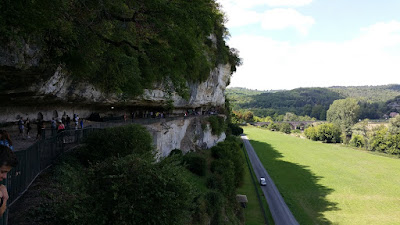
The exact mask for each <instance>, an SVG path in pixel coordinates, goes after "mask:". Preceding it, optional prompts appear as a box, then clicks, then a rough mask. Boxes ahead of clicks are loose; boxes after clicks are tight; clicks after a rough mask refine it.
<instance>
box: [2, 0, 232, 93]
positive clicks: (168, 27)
mask: <svg viewBox="0 0 400 225" xmlns="http://www.w3.org/2000/svg"><path fill="white" fill-rule="evenodd" d="M0 11H1V12H2V13H1V14H0V33H1V34H2V35H1V37H0V41H1V43H3V45H4V44H6V43H10V42H14V44H16V45H19V44H20V45H21V47H22V43H23V42H24V41H26V42H28V43H31V44H37V45H38V46H40V48H41V51H42V53H43V58H42V59H41V63H40V64H41V65H42V66H43V67H45V68H49V67H53V68H55V67H57V66H58V65H60V64H62V65H65V68H66V69H67V70H68V72H70V73H71V74H72V75H73V76H74V78H75V79H76V80H77V81H81V80H84V81H88V82H90V83H93V84H95V85H96V86H98V87H99V88H101V89H102V90H104V91H107V92H116V93H121V94H125V95H127V96H135V95H139V94H141V93H142V92H143V89H144V88H148V87H151V85H152V84H153V83H154V82H161V81H166V83H171V82H172V85H170V86H171V87H169V88H170V89H171V91H174V90H175V91H177V92H178V93H179V94H181V95H182V96H185V94H187V90H186V89H187V86H186V83H187V81H189V82H190V81H204V80H205V79H207V77H208V76H209V74H210V70H211V69H212V68H214V67H215V66H216V65H217V64H220V63H230V65H231V66H232V68H231V70H232V71H235V70H236V66H237V65H239V64H240V59H239V58H238V54H237V52H236V50H234V49H230V48H229V47H228V46H227V45H226V43H225V39H226V38H227V36H228V35H229V34H228V32H227V29H226V28H225V26H224V16H223V14H222V13H221V11H220V10H219V5H218V4H217V3H216V2H215V1H214V0H201V1H190V2H188V1H185V0H174V1H168V0H138V1H133V0H104V1H92V0H54V1H45V0H37V1H9V0H7V1H2V2H0ZM210 35H214V36H215V39H214V40H212V39H213V37H212V36H210ZM23 40H24V41H23ZM43 69H44V68H43ZM0 77H3V76H0ZM169 81H171V82H169Z"/></svg>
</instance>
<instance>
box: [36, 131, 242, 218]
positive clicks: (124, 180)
mask: <svg viewBox="0 0 400 225" xmlns="http://www.w3.org/2000/svg"><path fill="white" fill-rule="evenodd" d="M128 130H131V131H132V130H137V131H139V135H143V133H141V132H143V129H142V127H140V126H128V127H125V128H113V129H106V130H105V131H104V133H102V132H100V133H98V134H97V137H91V139H88V140H91V141H94V140H98V139H96V138H99V137H105V136H107V135H106V134H110V132H111V131H112V132H111V133H112V134H120V135H127V136H125V137H127V138H129V137H131V138H134V140H133V141H132V140H130V139H127V140H126V142H127V143H126V144H125V145H122V144H117V143H115V141H114V140H115V139H117V140H121V139H119V138H120V137H118V138H116V136H114V135H111V136H109V135H108V136H107V137H109V141H110V142H111V143H115V145H113V146H98V147H99V149H100V150H99V153H96V154H95V153H92V154H88V153H87V152H85V151H88V148H87V147H86V148H85V149H83V150H80V151H75V152H71V153H69V154H68V155H67V156H64V159H63V160H61V162H60V163H59V164H58V165H57V166H56V168H55V169H54V172H53V175H54V178H53V180H54V181H55V182H54V183H51V184H49V186H51V187H50V188H51V189H52V190H55V192H56V194H52V195H51V201H52V203H49V205H46V206H44V207H45V208H46V210H40V211H39V212H41V213H42V214H41V215H36V216H35V219H37V220H39V222H38V224H49V223H50V224H89V225H91V224H93V225H94V224H96V225H97V224H161V225H162V224H192V225H196V224H226V223H229V224H240V220H242V221H243V218H242V217H240V215H241V214H240V213H241V210H242V209H241V208H240V206H239V205H238V204H237V202H236V200H235V198H234V193H235V186H236V185H235V182H237V181H236V176H237V175H235V174H236V173H237V171H236V170H237V168H235V167H234V165H236V164H237V162H235V160H234V159H235V158H236V157H235V156H234V155H235V154H237V153H238V152H237V151H233V152H230V151H232V150H234V149H233V148H234V147H235V146H236V147H237V148H239V150H240V147H239V145H238V142H237V140H236V139H235V138H230V137H228V138H227V141H225V142H223V143H221V144H219V147H221V148H222V149H224V151H226V152H227V153H228V152H230V153H229V154H228V156H226V157H225V156H223V158H221V159H216V160H215V162H214V163H212V164H213V166H212V168H213V172H212V173H211V172H209V173H210V177H211V178H208V179H201V178H199V177H198V176H196V175H194V176H193V175H191V173H190V172H188V170H186V169H185V168H184V166H183V165H184V164H182V160H183V157H182V156H181V155H179V154H172V155H171V156H170V157H167V158H165V159H163V160H162V161H160V162H156V161H155V160H154V156H153V157H152V158H148V157H147V155H151V151H152V143H151V139H146V138H144V139H138V140H137V139H136V136H135V135H130V134H126V133H127V131H128ZM144 136H145V137H146V136H147V135H144ZM131 142H133V143H136V144H137V145H138V146H142V147H143V148H144V149H147V150H148V151H150V153H146V152H143V151H140V152H139V153H140V154H138V152H137V151H128V150H129V148H128V147H127V146H130V147H132V145H131V144H132V143H131ZM87 143H89V142H87ZM93 143H94V142H93ZM100 143H101V144H103V142H100ZM224 143H225V144H224ZM116 146H117V147H118V149H120V150H121V152H119V151H118V149H115V148H116ZM93 149H94V148H93ZM106 149H108V150H110V152H111V153H107V152H104V151H105V150H106ZM178 151H179V150H178ZM129 152H131V153H130V154H129ZM83 153H85V154H83ZM193 154H194V155H195V156H201V154H199V153H193ZM82 155H85V156H86V160H88V161H84V160H81V158H80V157H81V156H82ZM100 155H101V156H103V157H104V160H100ZM143 155H144V156H145V157H142V156H143ZM90 157H93V158H90ZM202 157H205V156H204V155H203V156H202ZM231 158H232V159H233V160H231ZM203 160H204V158H203V159H202V160H200V161H203ZM87 162H89V163H87ZM202 164H203V163H202ZM201 167H203V166H201ZM206 168H207V167H206ZM206 180H213V181H215V182H214V183H215V185H210V188H207V187H206V184H205V181H206ZM202 182H204V184H203V185H204V187H203V186H202V185H200V183H202ZM225 184H226V185H225ZM210 209H213V210H211V211H210ZM214 209H215V210H214ZM43 213H44V214H43ZM227 221H228V222H227ZM41 222H42V223H41Z"/></svg>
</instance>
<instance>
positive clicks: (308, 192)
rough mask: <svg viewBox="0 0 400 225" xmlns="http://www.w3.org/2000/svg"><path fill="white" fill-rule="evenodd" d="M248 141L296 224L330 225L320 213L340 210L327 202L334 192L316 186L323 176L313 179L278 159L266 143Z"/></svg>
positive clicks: (308, 174)
mask: <svg viewBox="0 0 400 225" xmlns="http://www.w3.org/2000/svg"><path fill="white" fill-rule="evenodd" d="M250 142H251V145H252V146H253V148H254V149H255V150H256V152H257V155H258V157H259V158H260V160H261V162H262V164H263V165H264V167H265V169H266V170H267V171H268V173H269V175H270V176H271V178H272V179H273V181H274V183H275V185H276V186H277V188H278V189H279V192H280V193H281V195H282V197H283V198H284V199H285V202H286V204H287V205H288V206H289V208H290V210H291V211H292V213H293V215H294V216H295V218H296V219H297V221H298V222H299V223H300V224H332V222H331V221H329V220H328V219H326V218H325V217H324V215H323V213H324V212H327V211H334V210H340V209H339V208H337V203H334V202H330V201H328V200H327V198H326V197H327V195H329V194H330V193H332V192H333V191H334V190H333V189H331V188H328V187H325V186H322V185H320V184H318V181H319V180H320V179H321V178H322V177H319V176H316V175H315V174H314V173H313V172H312V171H310V170H309V169H307V166H302V165H299V164H295V163H290V162H285V161H282V160H280V159H281V158H283V156H282V154H281V153H280V152H278V151H277V150H275V149H274V148H273V147H272V146H271V145H269V144H267V143H264V142H259V141H252V140H251V141H250Z"/></svg>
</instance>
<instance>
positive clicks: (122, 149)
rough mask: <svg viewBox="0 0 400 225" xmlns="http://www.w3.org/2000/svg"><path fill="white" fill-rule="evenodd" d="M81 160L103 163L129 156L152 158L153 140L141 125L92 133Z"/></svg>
mask: <svg viewBox="0 0 400 225" xmlns="http://www.w3.org/2000/svg"><path fill="white" fill-rule="evenodd" d="M85 144H86V146H85V147H84V148H82V149H81V150H80V151H79V153H80V158H81V159H82V160H84V161H102V160H105V159H107V158H110V157H113V156H114V157H124V156H127V155H129V154H136V155H141V156H142V157H146V158H152V157H153V154H152V150H153V147H152V138H151V136H150V134H149V132H148V131H147V130H146V129H145V128H144V127H143V126H141V125H137V124H134V125H128V126H123V127H114V128H107V129H104V130H99V131H97V132H94V133H92V134H91V135H90V136H89V137H87V138H86V139H85Z"/></svg>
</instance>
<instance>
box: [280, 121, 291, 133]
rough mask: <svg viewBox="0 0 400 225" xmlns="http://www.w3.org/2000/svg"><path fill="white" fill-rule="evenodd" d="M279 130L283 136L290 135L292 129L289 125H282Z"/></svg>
mask: <svg viewBox="0 0 400 225" xmlns="http://www.w3.org/2000/svg"><path fill="white" fill-rule="evenodd" d="M279 130H280V131H281V132H283V133H285V134H290V132H291V131H292V127H291V126H290V124H289V123H282V124H281V126H280V129H279Z"/></svg>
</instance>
